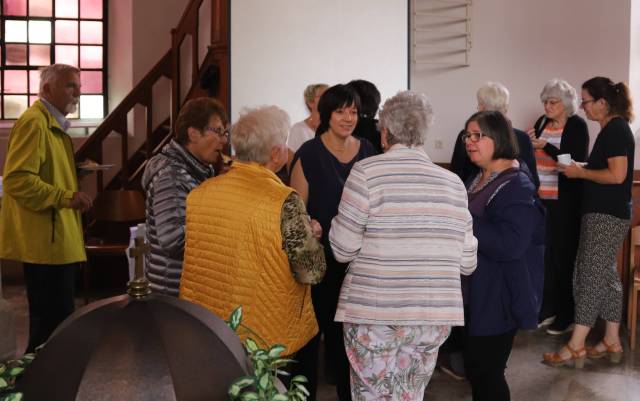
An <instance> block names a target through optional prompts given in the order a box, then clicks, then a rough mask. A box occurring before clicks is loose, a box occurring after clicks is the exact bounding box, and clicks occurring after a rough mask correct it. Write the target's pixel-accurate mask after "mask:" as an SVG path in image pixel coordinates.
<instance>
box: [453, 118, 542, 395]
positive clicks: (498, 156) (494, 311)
mask: <svg viewBox="0 0 640 401" xmlns="http://www.w3.org/2000/svg"><path fill="white" fill-rule="evenodd" d="M463 141H464V143H465V148H466V151H467V153H468V154H469V158H470V159H471V161H472V162H473V163H474V164H476V165H477V166H478V167H480V172H479V173H478V174H477V176H476V177H475V178H474V179H473V180H472V181H471V182H469V183H468V193H469V210H470V211H471V215H472V216H473V232H474V235H475V237H476V238H477V239H478V268H477V269H476V271H475V273H474V274H473V275H472V276H470V277H469V278H468V279H467V280H466V282H464V283H463V295H464V297H465V328H466V340H465V349H464V357H465V371H466V373H467V376H468V378H469V381H470V382H471V388H472V394H473V400H474V401H483V400H493V401H502V400H510V393H509V386H508V385H507V382H506V379H505V376H504V372H505V369H506V364H507V360H508V358H509V355H510V353H511V348H512V346H513V340H514V337H515V335H516V332H517V330H518V329H534V328H536V327H537V317H538V312H539V308H540V302H541V299H540V298H541V293H542V282H543V274H544V260H543V250H544V248H543V247H544V208H543V206H542V205H541V203H540V201H539V199H538V198H537V195H536V189H535V186H534V185H533V183H532V182H531V178H530V176H529V175H528V174H527V173H526V172H525V171H523V170H521V169H520V166H519V163H518V161H517V160H515V159H516V156H517V154H518V147H517V142H516V139H515V136H514V134H513V130H512V129H511V127H510V125H509V123H508V121H507V120H506V118H505V117H504V116H503V115H502V114H501V113H500V112H494V111H492V112H478V113H475V114H474V115H473V116H471V117H470V118H469V120H467V123H466V125H465V133H464V135H463Z"/></svg>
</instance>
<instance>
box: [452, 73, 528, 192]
mask: <svg viewBox="0 0 640 401" xmlns="http://www.w3.org/2000/svg"><path fill="white" fill-rule="evenodd" d="M476 99H477V101H478V111H499V112H501V113H502V114H503V115H504V116H505V117H506V116H507V111H508V109H509V90H508V89H507V88H506V87H505V86H504V85H502V84H501V83H500V82H487V83H485V84H484V85H482V86H481V87H480V88H478V91H477V92H476ZM509 123H511V122H510V121H509ZM512 128H513V127H512ZM513 133H514V134H515V136H516V139H517V141H518V159H519V160H520V161H521V162H524V163H525V164H526V166H527V170H528V173H529V176H530V177H531V181H532V182H533V184H534V185H535V186H536V187H538V186H539V185H540V180H539V179H538V172H537V170H536V160H535V157H534V154H533V146H532V144H531V139H530V138H529V135H527V133H526V132H524V131H522V130H519V129H517V128H513ZM463 134H464V130H463V131H461V132H460V133H459V134H458V140H457V141H456V144H455V146H454V149H453V156H452V157H451V166H450V169H451V171H453V172H454V173H456V174H457V175H458V176H459V177H460V178H461V179H462V181H463V182H465V183H466V182H467V180H469V179H470V178H472V177H475V176H476V174H477V173H478V171H480V169H479V168H478V166H476V165H475V164H473V163H472V162H471V160H470V159H469V156H468V155H467V151H466V150H465V146H464V142H463V141H462V136H463Z"/></svg>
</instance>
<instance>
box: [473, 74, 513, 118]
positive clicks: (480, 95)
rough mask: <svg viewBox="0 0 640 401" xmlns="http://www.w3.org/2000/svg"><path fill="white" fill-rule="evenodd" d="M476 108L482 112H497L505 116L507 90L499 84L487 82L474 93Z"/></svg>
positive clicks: (507, 105)
mask: <svg viewBox="0 0 640 401" xmlns="http://www.w3.org/2000/svg"><path fill="white" fill-rule="evenodd" d="M476 97H477V99H478V106H480V108H481V109H482V110H484V111H499V112H501V113H502V114H504V115H506V114H507V109H508V108H509V90H508V89H507V88H506V87H505V86H504V85H502V84H501V83H500V82H487V83H486V84H484V85H482V86H481V87H480V89H478V92H477V93H476Z"/></svg>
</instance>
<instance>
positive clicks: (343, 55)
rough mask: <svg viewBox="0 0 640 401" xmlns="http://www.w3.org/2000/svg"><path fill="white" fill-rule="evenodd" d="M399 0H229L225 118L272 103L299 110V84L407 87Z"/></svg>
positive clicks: (296, 113)
mask: <svg viewBox="0 0 640 401" xmlns="http://www.w3.org/2000/svg"><path fill="white" fill-rule="evenodd" d="M408 8H409V7H408V2H407V0H233V1H231V117H232V121H235V120H236V119H237V117H238V114H239V113H240V111H241V110H242V109H243V108H245V107H255V106H259V105H265V104H275V105H277V106H279V107H281V108H283V109H284V110H286V111H287V112H288V113H289V115H290V117H291V123H292V124H293V123H295V122H296V121H300V120H301V119H303V118H305V117H306V116H307V111H306V107H305V105H304V101H303V95H302V93H303V91H304V88H305V87H306V86H307V85H308V84H310V83H327V84H329V85H334V84H337V83H346V82H348V81H350V80H352V79H366V80H369V81H371V82H373V83H374V84H376V86H377V87H378V89H379V90H380V93H381V94H382V99H383V101H384V99H386V98H388V97H390V96H393V95H394V94H396V93H397V92H398V91H400V90H406V89H407V88H408V87H409V73H408V71H409V68H408V62H409V60H408Z"/></svg>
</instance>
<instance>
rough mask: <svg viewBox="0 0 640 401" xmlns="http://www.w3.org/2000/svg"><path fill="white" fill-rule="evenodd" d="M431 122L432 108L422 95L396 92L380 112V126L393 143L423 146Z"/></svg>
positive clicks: (410, 92) (425, 96) (411, 92)
mask: <svg viewBox="0 0 640 401" xmlns="http://www.w3.org/2000/svg"><path fill="white" fill-rule="evenodd" d="M432 122H433V107H432V106H431V102H429V99H428V98H427V95H425V94H424V93H418V92H413V91H404V92H398V94H397V95H395V96H394V97H392V98H390V99H388V100H387V101H386V102H384V105H383V106H382V110H380V124H381V125H382V126H383V127H385V128H386V129H387V130H388V131H389V134H390V135H391V137H392V138H393V141H392V142H393V143H401V144H403V145H406V146H418V145H424V141H425V139H426V137H427V131H429V128H430V127H431V124H432Z"/></svg>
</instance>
